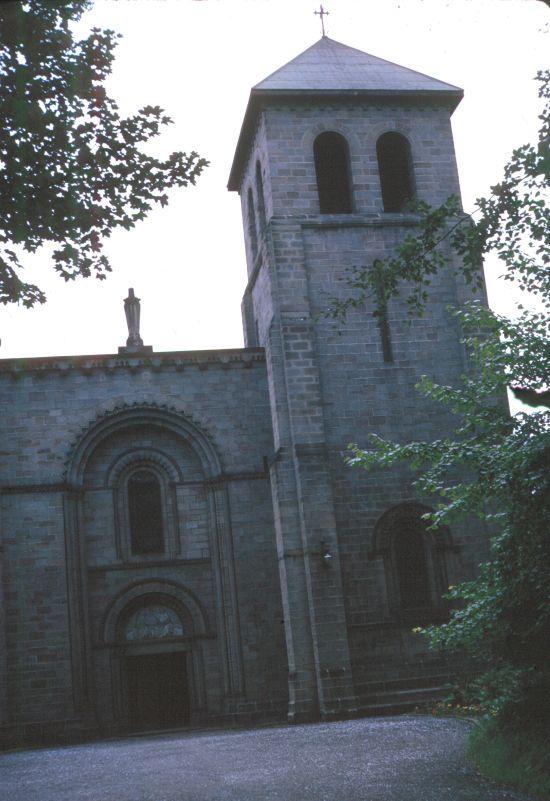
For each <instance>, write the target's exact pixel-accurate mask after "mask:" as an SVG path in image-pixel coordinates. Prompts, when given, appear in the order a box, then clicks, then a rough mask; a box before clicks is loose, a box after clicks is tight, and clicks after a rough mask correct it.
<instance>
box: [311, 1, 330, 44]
mask: <svg viewBox="0 0 550 801" xmlns="http://www.w3.org/2000/svg"><path fill="white" fill-rule="evenodd" d="M319 8H320V9H321V10H320V11H314V12H313V13H314V14H317V16H318V17H321V30H322V31H323V36H326V33H325V20H324V19H323V17H328V15H329V12H328V11H325V9H324V8H323V4H322V3H321V5H320V6H319Z"/></svg>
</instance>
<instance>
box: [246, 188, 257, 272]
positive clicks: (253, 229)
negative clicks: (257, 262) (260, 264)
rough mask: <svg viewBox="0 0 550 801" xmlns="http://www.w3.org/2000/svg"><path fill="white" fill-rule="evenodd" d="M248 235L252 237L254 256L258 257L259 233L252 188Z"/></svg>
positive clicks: (250, 192) (249, 198)
mask: <svg viewBox="0 0 550 801" xmlns="http://www.w3.org/2000/svg"><path fill="white" fill-rule="evenodd" d="M247 212H248V236H249V239H250V248H251V250H252V258H253V259H256V256H257V255H258V235H257V233H256V214H255V212H254V195H253V194H252V189H249V190H248V209H247Z"/></svg>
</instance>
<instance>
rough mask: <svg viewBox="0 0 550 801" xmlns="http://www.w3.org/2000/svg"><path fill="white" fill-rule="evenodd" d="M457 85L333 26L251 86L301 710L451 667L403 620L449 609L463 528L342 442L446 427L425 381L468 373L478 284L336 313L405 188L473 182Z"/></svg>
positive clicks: (399, 214)
mask: <svg viewBox="0 0 550 801" xmlns="http://www.w3.org/2000/svg"><path fill="white" fill-rule="evenodd" d="M461 97H462V91H461V90H460V89H458V88H457V87H455V86H451V85H449V84H445V83H442V82H441V81H438V80H435V79H433V78H430V77H428V76H426V75H422V74H420V73H417V72H413V71H412V70H409V69H405V68H404V67H400V66H397V65H396V64H392V63H390V62H388V61H384V60H382V59H380V58H376V57H375V56H372V55H369V54H367V53H363V52H360V51H358V50H355V49H353V48H350V47H347V46H345V45H343V44H340V43H338V42H336V41H333V40H332V39H329V38H328V37H326V36H324V37H323V38H322V39H320V40H319V41H318V42H317V43H316V44H314V45H313V46H312V47H310V48H309V49H308V50H306V51H305V52H304V53H302V54H301V55H299V56H298V57H297V58H295V59H294V60H293V61H291V62H289V63H288V64H286V65H285V66H283V67H282V68H281V69H279V70H277V71H276V72H274V73H273V74H272V75H270V76H269V77H267V78H266V79H265V80H263V81H262V82H260V83H259V84H258V85H257V86H255V87H254V88H253V89H252V92H251V95H250V101H249V104H248V108H247V110H246V115H245V118H244V123H243V126H242V130H241V134H240V138H239V142H238V145H237V150H236V154H235V159H234V162H233V167H232V170H231V176H230V181H229V189H231V190H237V191H238V192H239V193H240V196H241V201H242V213H243V221H244V230H245V239H246V252H247V262H248V276H249V280H248V285H247V287H246V291H245V295H244V301H243V318H244V326H245V337H246V342H247V344H253V345H260V346H261V347H262V348H265V353H266V361H267V369H268V376H269V396H270V407H271V416H272V423H273V434H274V456H273V459H272V460H271V462H270V477H271V486H272V494H273V503H274V514H275V526H276V533H277V553H278V559H279V574H280V578H281V588H282V599H283V607H284V610H285V630H286V645H287V653H288V660H289V671H290V672H289V693H290V702H289V717H290V719H297V718H298V719H299V718H301V717H305V718H307V717H311V716H312V715H313V716H314V715H316V714H319V713H320V714H321V716H323V717H325V716H331V715H338V714H350V713H353V712H354V711H355V710H356V709H357V707H358V706H359V707H364V705H365V701H366V700H367V699H368V698H370V699H371V702H372V700H373V699H378V700H380V702H383V701H384V700H385V699H388V698H390V697H392V688H393V689H394V690H396V691H397V692H401V693H402V694H403V693H404V692H405V691H406V689H407V687H412V686H413V685H414V684H415V683H416V686H420V687H422V686H426V684H429V683H430V681H429V680H428V679H427V677H428V676H429V674H430V672H431V673H432V674H433V672H434V670H435V672H437V668H436V664H435V663H436V660H434V659H433V656H432V657H431V658H430V657H429V656H428V655H426V654H422V656H420V657H419V655H418V653H415V652H417V651H418V650H419V649H420V651H422V650H423V649H422V648H421V646H419V644H418V643H415V642H414V638H413V637H412V635H411V634H410V632H409V630H408V629H410V623H411V622H412V621H416V623H421V622H426V621H429V620H432V621H433V620H437V619H440V618H441V617H442V616H444V615H445V610H444V608H443V605H442V602H441V592H442V591H444V589H445V588H446V587H447V585H448V583H449V580H450V578H449V577H450V576H452V577H454V576H455V571H456V567H457V565H456V558H455V555H454V552H455V551H456V541H457V533H455V537H454V541H453V540H452V539H451V536H450V534H449V535H448V537H447V538H445V537H444V536H443V537H441V540H440V541H439V542H437V543H436V542H435V541H433V542H432V539H431V537H430V536H429V535H428V534H427V533H426V532H425V531H423V525H422V522H421V520H420V516H421V514H422V513H423V512H424V511H425V508H426V507H425V506H424V505H423V504H421V503H419V502H418V500H417V499H415V498H414V495H413V491H412V489H411V482H410V476H409V475H407V473H405V472H403V473H398V472H394V473H393V474H392V475H388V474H386V473H384V474H380V475H369V476H366V475H361V474H360V473H358V472H357V471H352V470H350V469H347V468H346V467H345V466H344V464H343V459H342V451H343V450H344V449H345V447H346V445H347V444H348V443H350V442H355V443H359V444H361V445H365V444H366V435H367V434H369V433H375V434H379V435H381V436H388V437H390V438H395V439H398V440H401V441H403V440H406V439H409V438H410V439H412V438H414V437H437V436H441V435H444V434H445V432H447V431H449V428H450V427H451V426H452V425H453V424H452V422H451V420H450V419H449V418H448V417H446V416H445V415H444V414H443V413H442V412H441V410H440V409H437V408H435V407H434V408H432V407H431V406H430V405H429V404H428V403H427V401H426V400H423V399H422V398H421V397H420V396H419V395H418V394H417V393H416V392H415V390H414V385H415V383H416V382H417V381H418V379H419V377H420V376H421V375H422V374H428V375H430V376H432V377H434V378H436V379H437V380H438V381H440V382H443V383H456V382H457V381H459V378H460V375H461V373H463V372H464V370H465V368H466V362H465V354H464V351H463V348H462V346H461V345H460V344H459V334H458V332H457V330H456V326H455V324H454V323H453V321H452V319H451V317H450V315H449V313H448V311H447V306H448V304H455V305H456V304H457V303H460V301H461V299H462V296H463V293H464V287H463V286H462V284H461V283H460V282H458V281H457V279H456V277H455V276H453V274H452V269H451V267H449V270H448V272H446V273H445V274H443V275H441V276H439V277H438V279H437V282H434V284H433V287H432V291H431V293H430V300H429V304H428V308H427V311H426V314H425V316H424V318H423V319H421V320H419V319H417V320H413V321H412V322H411V321H409V320H408V318H407V313H406V308H405V304H404V303H403V302H399V301H392V302H391V303H390V307H389V309H387V313H386V315H385V317H384V318H383V319H382V320H378V321H377V319H376V318H374V317H373V315H372V312H373V310H374V307H373V306H372V305H370V306H369V304H367V307H366V308H365V309H364V310H360V311H356V312H353V313H351V314H350V315H349V318H348V320H347V322H346V323H345V324H343V325H342V326H341V330H336V329H335V326H334V324H333V323H332V322H331V321H329V320H328V319H327V318H326V317H324V316H323V312H324V310H325V309H326V307H327V298H328V297H329V296H338V295H339V294H340V295H342V292H344V296H345V284H344V283H343V282H344V279H345V278H346V275H347V274H348V273H347V271H349V270H350V269H351V268H353V267H354V266H364V265H370V264H372V263H373V261H374V260H375V259H376V258H384V257H388V256H390V255H391V253H392V250H393V249H394V247H395V246H396V244H397V243H399V242H401V241H402V240H403V238H404V237H405V236H406V235H407V234H408V233H410V232H411V231H413V232H414V225H415V217H414V215H413V214H410V213H407V208H406V201H407V200H408V199H410V198H412V197H417V198H419V199H421V200H423V201H426V202H427V203H430V204H432V205H434V206H435V205H438V204H440V203H441V202H443V201H444V200H445V199H446V198H447V197H448V196H449V195H451V194H455V195H459V194H460V189H459V184H458V176H457V169H456V162H455V155H454V149H453V139H452V133H451V126H450V116H451V114H452V112H453V110H454V109H455V107H456V106H457V105H458V103H459V101H460V99H461ZM449 257H450V258H451V254H449ZM445 540H446V541H445ZM399 551H401V553H400V552H399ZM411 573H414V575H411ZM407 624H408V625H407ZM392 680H395V681H394V684H393V685H392ZM407 680H409V681H410V682H412V684H410V683H407ZM431 683H432V684H433V683H434V682H433V679H432V681H431ZM377 691H380V692H379V694H378V693H377ZM384 691H385V692H384ZM407 697H409V696H407ZM410 697H413V696H412V695H411V696H410ZM418 697H420V696H418Z"/></svg>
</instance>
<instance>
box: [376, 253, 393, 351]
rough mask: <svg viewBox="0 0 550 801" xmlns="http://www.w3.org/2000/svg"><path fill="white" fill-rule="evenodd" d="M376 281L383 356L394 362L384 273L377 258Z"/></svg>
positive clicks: (377, 318) (378, 321)
mask: <svg viewBox="0 0 550 801" xmlns="http://www.w3.org/2000/svg"><path fill="white" fill-rule="evenodd" d="M373 269H374V283H375V296H376V311H375V313H374V316H375V317H376V322H377V323H378V328H379V330H380V343H381V345H382V357H383V359H384V361H385V362H387V363H391V362H393V348H392V341H391V329H390V323H389V320H388V302H387V299H386V292H385V290H384V285H383V282H382V275H381V272H380V266H379V262H378V261H377V260H375V262H374V265H373Z"/></svg>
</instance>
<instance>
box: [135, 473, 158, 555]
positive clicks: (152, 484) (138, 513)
mask: <svg viewBox="0 0 550 801" xmlns="http://www.w3.org/2000/svg"><path fill="white" fill-rule="evenodd" d="M127 491H128V513H129V517H130V542H131V551H132V554H133V555H139V554H154V553H162V552H163V551H164V531H163V522H162V498H161V489H160V482H159V480H158V478H157V476H156V475H155V473H154V472H153V471H152V470H136V471H135V472H134V473H132V474H131V475H130V477H129V479H128V488H127Z"/></svg>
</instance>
